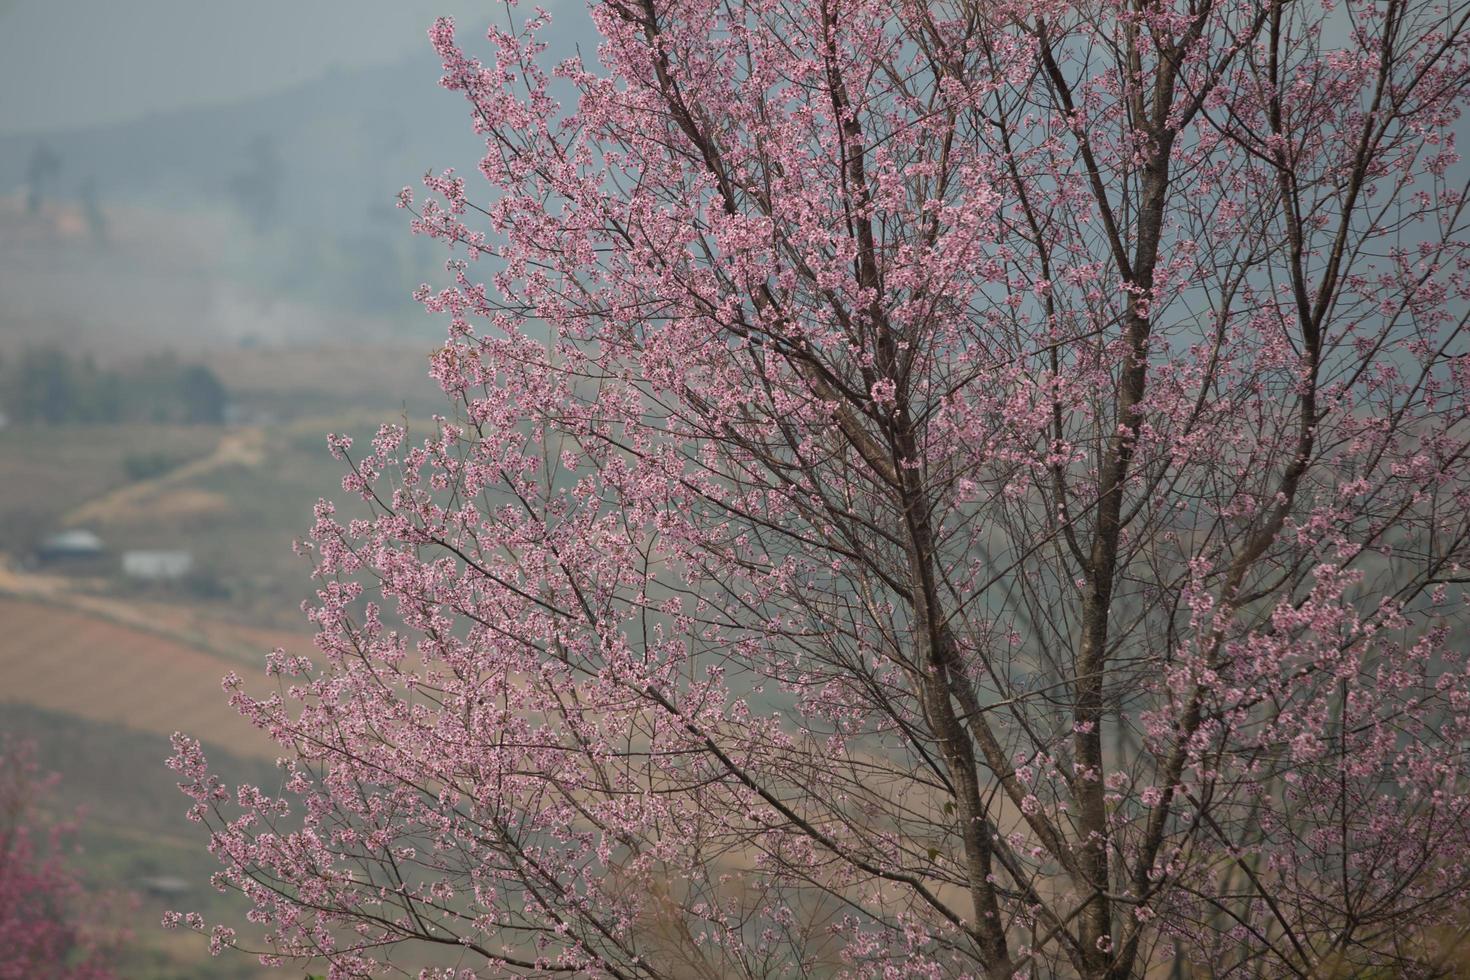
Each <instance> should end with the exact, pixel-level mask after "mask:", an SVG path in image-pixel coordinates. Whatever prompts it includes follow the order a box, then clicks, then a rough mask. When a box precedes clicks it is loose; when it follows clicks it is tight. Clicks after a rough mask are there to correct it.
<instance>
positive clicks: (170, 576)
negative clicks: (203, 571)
mask: <svg viewBox="0 0 1470 980" xmlns="http://www.w3.org/2000/svg"><path fill="white" fill-rule="evenodd" d="M193 568H194V556H193V555H192V554H190V553H189V552H187V551H124V552H123V556H122V569H123V574H124V575H127V576H128V577H129V578H140V579H146V580H148V581H150V582H167V581H174V580H176V579H181V578H183V577H184V576H185V575H188V574H189V572H190V571H192V570H193Z"/></svg>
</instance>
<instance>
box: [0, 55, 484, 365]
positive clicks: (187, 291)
mask: <svg viewBox="0 0 1470 980" xmlns="http://www.w3.org/2000/svg"><path fill="white" fill-rule="evenodd" d="M439 74H440V69H439V66H438V64H437V63H436V62H435V60H434V59H433V57H432V56H427V57H422V58H414V59H412V60H409V61H405V62H403V63H401V64H398V65H394V66H390V67H383V68H365V69H356V70H350V71H349V70H336V71H333V72H331V73H329V74H328V75H326V76H324V77H322V78H320V79H318V80H316V81H313V82H310V83H308V84H305V85H301V86H298V87H296V88H293V89H290V90H288V91H286V92H282V93H280V94H277V95H272V96H269V97H262V98H255V99H250V100H245V101H240V102H236V103H233V104H229V105H225V106H221V107H211V108H207V109H187V110H180V111H175V112H170V113H163V114H155V115H150V116H146V117H143V118H141V119H137V120H134V121H131V122H126V123H119V124H113V125H106V126H95V127H88V128H83V129H76V130H69V131H60V132H46V133H44V134H33V133H20V134H14V133H12V134H0V194H4V195H6V196H5V197H4V199H3V201H0V248H3V250H4V251H3V253H0V276H3V277H4V278H3V279H0V290H4V292H5V296H6V298H5V300H4V302H3V307H0V317H3V320H0V332H3V333H5V334H10V333H12V332H13V326H14V325H15V321H17V320H19V321H20V326H21V327H22V328H24V327H25V326H26V324H27V323H30V324H32V329H34V326H33V325H34V321H35V320H36V319H38V318H42V319H46V318H49V317H52V316H62V317H65V318H67V319H69V320H85V319H87V317H86V315H85V314H86V313H87V312H89V311H90V310H92V308H93V307H92V306H89V305H88V303H89V302H90V303H93V304H97V303H106V304H107V306H108V307H109V309H111V310H112V311H114V312H116V313H119V314H122V315H124V316H125V317H126V316H127V315H128V314H130V313H137V312H141V311H142V310H145V309H152V308H153V306H154V305H155V304H159V303H162V305H163V306H165V307H166V308H167V314H168V315H165V316H164V317H163V320H164V322H162V323H160V324H159V325H158V329H159V330H160V331H162V332H163V334H164V335H165V336H170V337H171V336H174V335H177V334H183V333H185V332H184V331H182V330H181V329H180V327H179V324H177V323H176V322H175V321H176V320H178V319H180V318H183V317H187V316H190V315H192V316H193V317H195V318H196V319H201V320H202V321H203V329H204V330H206V331H218V330H223V331H224V332H225V333H226V334H228V335H233V336H236V337H251V336H257V335H258V336H261V337H265V338H267V339H273V340H279V339H294V335H293V334H292V329H291V325H295V327H296V328H297V329H304V330H306V331H308V332H310V333H313V334H316V335H318V336H320V335H332V336H339V337H343V338H347V337H351V338H354V339H358V338H361V337H362V336H363V334H362V333H361V331H362V330H363V329H364V328H366V329H367V330H368V331H369V334H370V335H376V334H383V333H385V332H392V331H389V330H388V327H387V326H386V325H385V324H382V323H376V322H374V323H368V324H363V323H362V322H361V320H362V319H363V318H364V317H366V318H368V319H369V320H377V319H380V318H383V317H392V318H394V319H395V320H396V324H395V326H396V328H397V330H398V331H402V330H405V329H407V330H419V331H420V332H422V325H421V323H420V322H419V318H416V317H415V316H414V313H415V307H414V305H413V304H412V301H411V299H410V292H411V290H412V288H413V286H415V285H417V284H418V283H419V282H422V281H425V280H426V279H430V280H432V278H433V277H434V273H435V271H436V270H441V269H442V263H443V254H442V251H441V250H438V249H436V248H435V247H434V246H433V245H432V244H431V243H428V242H424V241H421V240H418V239H415V238H413V237H412V236H410V235H409V234H408V233H407V230H406V226H407V220H406V219H407V216H406V215H405V214H404V212H402V211H400V210H398V209H397V208H396V207H395V206H394V203H395V202H394V198H395V195H396V193H397V191H398V190H399V189H400V188H401V187H403V186H404V185H405V184H417V182H418V179H419V177H421V176H422V175H423V174H424V173H425V172H426V171H428V170H430V169H434V170H439V169H443V168H445V167H450V166H454V167H457V168H459V169H461V170H473V168H474V166H475V165H476V163H477V161H478V159H479V156H480V152H481V147H482V144H481V143H480V142H479V141H478V140H477V138H476V137H475V136H474V135H473V133H472V132H471V128H470V117H469V111H468V108H467V106H466V105H465V103H464V100H463V99H462V97H460V96H459V95H458V94H455V93H450V92H447V91H444V90H442V89H439V88H438V87H437V85H436V83H437V80H438V78H439ZM57 240H62V241H65V242H67V243H68V244H69V245H73V246H80V245H82V244H85V245H87V246H88V248H87V249H86V250H82V249H80V248H69V249H63V250H62V251H61V252H58V245H57ZM170 270H171V271H173V272H174V273H175V275H169V271H170ZM17 282H22V283H24V282H34V283H35V285H36V286H37V287H38V288H37V289H36V290H27V292H28V293H29V294H30V295H29V296H21V297H13V295H12V291H13V289H14V287H15V284H16V283H17ZM58 290H59V291H61V292H63V293H70V292H78V293H82V294H84V295H82V296H76V297H72V296H66V295H60V296H58ZM170 294H173V295H170ZM42 297H44V298H42ZM57 299H61V300H64V301H65V302H64V303H63V308H62V309H54V308H53V307H54V303H53V301H54V300H57ZM303 306H305V307H308V308H313V307H314V308H315V309H310V310H307V311H304V310H303V309H302V307H303ZM327 311H330V313H328V312H327ZM308 312H309V313H310V314H311V315H307V314H308ZM186 336H187V335H186V334H185V336H181V337H180V339H186Z"/></svg>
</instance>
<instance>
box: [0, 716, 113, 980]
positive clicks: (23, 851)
mask: <svg viewBox="0 0 1470 980" xmlns="http://www.w3.org/2000/svg"><path fill="white" fill-rule="evenodd" d="M48 787H49V782H48V781H47V780H45V779H43V778H41V776H40V774H39V771H38V769H37V767H36V762H35V749H34V746H32V745H31V744H30V743H28V742H24V741H20V740H17V739H15V738H12V737H10V736H8V735H7V736H0V980H36V978H42V977H44V978H47V980H111V978H112V977H113V975H114V974H113V972H112V970H111V969H110V968H109V967H108V965H107V961H108V959H109V957H110V955H111V954H112V952H113V948H114V945H115V943H116V941H117V940H118V938H119V936H118V934H117V933H116V932H115V931H113V930H109V929H104V928H100V927H98V926H97V925H95V924H93V923H89V922H87V921H85V919H84V918H83V915H82V913H83V912H84V910H85V906H86V901H87V899H88V897H89V894H88V891H87V889H86V888H85V887H84V886H83V885H82V883H81V881H80V880H79V879H78V878H77V877H76V875H75V874H74V873H73V872H72V871H71V869H69V868H68V867H67V866H66V863H65V862H64V861H63V843H64V840H65V837H66V834H67V833H68V831H69V829H70V828H69V827H68V826H67V825H65V824H56V825H53V826H51V827H49V828H47V827H45V826H43V825H42V824H41V823H40V821H39V819H38V816H39V815H38V812H37V804H38V802H39V801H40V799H41V798H42V797H43V796H44V794H45V792H46V790H47V789H48Z"/></svg>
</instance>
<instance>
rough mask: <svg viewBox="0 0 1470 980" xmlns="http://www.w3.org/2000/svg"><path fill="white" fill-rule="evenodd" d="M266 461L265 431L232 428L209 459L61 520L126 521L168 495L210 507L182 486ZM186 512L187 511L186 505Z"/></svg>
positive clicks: (123, 489)
mask: <svg viewBox="0 0 1470 980" xmlns="http://www.w3.org/2000/svg"><path fill="white" fill-rule="evenodd" d="M264 460H265V432H264V431H263V430H262V429H260V428H259V427H258V426H251V427H248V428H240V429H234V430H231V431H229V432H226V433H225V434H224V435H223V436H221V437H220V441H219V445H217V446H215V447H214V451H213V452H212V453H210V454H209V455H208V456H204V457H202V458H200V459H196V460H193V461H191V462H188V463H185V464H184V465H183V466H180V467H178V468H177V469H172V470H169V471H168V472H167V473H163V474H160V475H159V476H156V477H154V478H153V479H151V480H140V481H138V482H137V483H129V484H128V485H127V486H124V487H118V488H117V489H116V490H113V491H111V492H110V493H105V494H103V495H102V496H100V497H98V498H96V499H95V500H89V501H87V502H86V503H85V504H82V505H81V506H80V507H77V508H76V509H74V510H72V511H71V512H70V513H68V514H66V515H65V516H64V517H62V519H61V523H62V525H63V526H66V527H76V526H77V525H80V524H88V523H98V524H105V523H107V522H109V521H127V520H130V519H133V518H135V517H136V516H138V515H140V514H142V515H146V514H148V513H149V512H150V511H153V510H155V504H156V502H157V501H158V499H159V498H160V497H163V496H165V495H168V494H174V495H178V494H192V495H193V496H194V497H199V498H200V499H199V500H197V501H194V503H195V508H194V509H198V507H199V506H205V507H207V506H209V502H208V501H207V500H205V499H204V498H205V497H206V496H207V495H206V494H203V493H202V492H200V491H188V490H184V489H182V488H183V486H184V484H186V483H188V482H189V481H190V480H193V479H196V478H197V477H200V476H203V475H205V474H207V473H211V472H213V471H215V470H218V469H223V468H224V467H226V466H259V465H260V464H261V463H262V462H263V461H264ZM185 509H189V508H188V507H187V506H186V507H185Z"/></svg>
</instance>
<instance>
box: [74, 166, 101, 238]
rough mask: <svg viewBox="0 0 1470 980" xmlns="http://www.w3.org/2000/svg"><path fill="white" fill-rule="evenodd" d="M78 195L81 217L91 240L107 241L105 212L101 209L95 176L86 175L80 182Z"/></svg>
mask: <svg viewBox="0 0 1470 980" xmlns="http://www.w3.org/2000/svg"><path fill="white" fill-rule="evenodd" d="M79 197H80V200H81V204H82V217H83V218H85V219H86V222H87V231H88V232H89V233H90V234H91V235H92V240H93V241H95V242H105V241H107V214H106V212H104V211H103V210H102V202H101V200H100V199H99V197H98V193H97V181H96V179H95V178H93V177H88V178H87V179H86V180H84V181H83V182H82V189H81V191H80V193H79Z"/></svg>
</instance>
